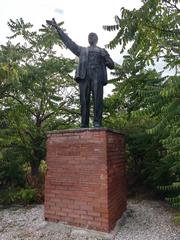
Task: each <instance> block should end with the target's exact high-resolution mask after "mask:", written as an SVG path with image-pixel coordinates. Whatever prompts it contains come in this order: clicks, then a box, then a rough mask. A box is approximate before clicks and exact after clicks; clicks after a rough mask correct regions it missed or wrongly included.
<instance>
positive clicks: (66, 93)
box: [0, 19, 79, 175]
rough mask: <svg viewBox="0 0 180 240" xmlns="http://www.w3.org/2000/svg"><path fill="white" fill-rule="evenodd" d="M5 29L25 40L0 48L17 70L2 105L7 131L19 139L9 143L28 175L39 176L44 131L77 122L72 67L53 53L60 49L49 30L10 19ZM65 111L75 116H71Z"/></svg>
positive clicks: (43, 145) (77, 113) (43, 151)
mask: <svg viewBox="0 0 180 240" xmlns="http://www.w3.org/2000/svg"><path fill="white" fill-rule="evenodd" d="M8 25H9V27H10V29H11V31H12V32H13V35H12V36H11V37H9V39H10V40H11V41H12V39H17V38H19V37H21V38H22V40H23V41H25V42H24V43H22V44H21V43H18V44H13V43H12V42H10V41H9V42H8V43H7V44H6V46H1V55H2V56H6V59H7V61H9V62H8V63H7V64H9V66H11V67H12V69H13V70H14V69H16V68H14V66H16V67H17V69H18V71H16V78H17V81H16V83H15V84H14V85H13V87H11V88H10V91H8V92H6V94H4V97H3V99H2V100H1V102H0V104H1V106H2V109H3V110H4V109H5V110H6V112H7V117H8V126H7V128H8V129H9V130H10V129H11V130H12V131H13V132H15V135H16V136H17V138H16V144H14V142H13V141H14V140H13V139H12V142H11V145H12V144H13V146H14V148H16V149H17V148H18V149H19V151H20V155H23V158H24V159H25V162H28V163H30V165H31V172H32V175H38V171H39V165H40V162H41V160H42V159H44V157H45V132H46V131H47V130H52V129H54V127H57V128H65V127H68V126H71V125H73V124H75V122H76V119H77V120H78V118H79V112H78V111H77V110H76V106H77V105H76V96H77V91H76V88H75V85H74V81H73V80H72V77H71V76H70V73H71V72H72V70H73V69H74V64H75V63H74V61H73V60H70V59H65V58H64V57H63V56H58V55H57V53H56V51H55V50H54V49H53V46H54V44H58V45H59V46H60V47H63V45H62V43H61V41H60V40H59V38H58V37H57V35H56V34H55V33H54V32H52V30H51V29H50V28H48V27H45V26H44V27H43V28H42V29H41V30H40V32H35V31H32V30H31V29H32V25H31V24H30V23H24V21H23V19H20V20H16V21H13V20H10V21H9V23H8ZM7 79H8V78H7ZM14 80H15V78H14ZM69 112H74V115H73V114H71V116H70V114H69Z"/></svg>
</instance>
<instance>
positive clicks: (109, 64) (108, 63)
mask: <svg viewBox="0 0 180 240" xmlns="http://www.w3.org/2000/svg"><path fill="white" fill-rule="evenodd" d="M103 58H104V60H105V65H106V66H107V67H108V68H110V69H114V62H113V60H112V59H111V57H110V56H109V53H108V52H107V51H106V50H105V49H103Z"/></svg>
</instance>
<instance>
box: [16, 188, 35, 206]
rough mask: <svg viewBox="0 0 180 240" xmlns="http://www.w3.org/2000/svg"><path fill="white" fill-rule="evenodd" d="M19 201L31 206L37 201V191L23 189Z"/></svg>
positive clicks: (19, 194)
mask: <svg viewBox="0 0 180 240" xmlns="http://www.w3.org/2000/svg"><path fill="white" fill-rule="evenodd" d="M17 195H18V200H19V201H20V202H22V203H25V204H30V203H33V202H34V201H35V197H36V189H33V188H22V189H21V190H20V191H19V192H18V193H17Z"/></svg>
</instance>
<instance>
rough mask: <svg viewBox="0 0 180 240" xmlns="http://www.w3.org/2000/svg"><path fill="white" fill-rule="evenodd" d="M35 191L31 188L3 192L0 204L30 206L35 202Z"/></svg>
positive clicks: (0, 196) (8, 189)
mask: <svg viewBox="0 0 180 240" xmlns="http://www.w3.org/2000/svg"><path fill="white" fill-rule="evenodd" d="M35 197H36V190H35V189H33V188H20V189H19V188H12V187H9V188H7V189H6V190H3V191H2V192H1V195H0V204H3V205H9V204H15V203H22V204H30V203H33V202H34V201H35Z"/></svg>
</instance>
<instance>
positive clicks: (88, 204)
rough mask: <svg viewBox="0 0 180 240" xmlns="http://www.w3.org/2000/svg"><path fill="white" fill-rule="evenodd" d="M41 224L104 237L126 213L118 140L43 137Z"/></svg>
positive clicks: (109, 134) (91, 133) (78, 134)
mask: <svg viewBox="0 0 180 240" xmlns="http://www.w3.org/2000/svg"><path fill="white" fill-rule="evenodd" d="M46 160H47V164H48V171H47V175H46V180H45V219H46V220H50V221H62V222H66V223H68V224H70V225H75V226H79V227H85V228H90V229H95V230H99V231H104V232H109V231H110V230H111V229H113V227H114V226H115V223H116V221H117V220H118V219H119V218H120V217H121V215H122V213H123V211H124V210H125V209H126V181H125V161H124V139H123V135H121V134H120V133H117V132H115V131H113V130H110V129H106V128H100V129H76V130H64V131H58V132H51V133H48V136H47V157H46Z"/></svg>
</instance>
